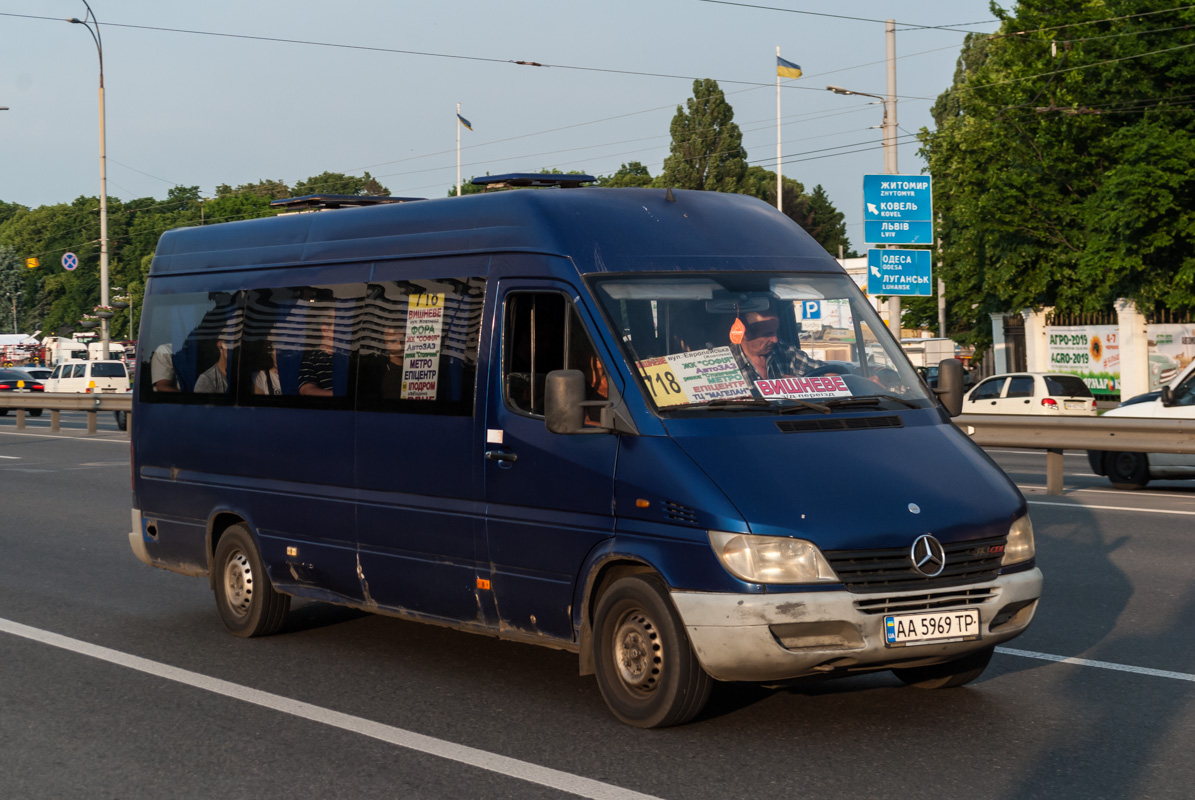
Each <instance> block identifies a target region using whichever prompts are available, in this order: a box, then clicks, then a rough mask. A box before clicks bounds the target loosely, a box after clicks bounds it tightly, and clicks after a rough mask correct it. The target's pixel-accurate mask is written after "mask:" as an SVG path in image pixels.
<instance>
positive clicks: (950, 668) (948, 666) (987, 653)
mask: <svg viewBox="0 0 1195 800" xmlns="http://www.w3.org/2000/svg"><path fill="white" fill-rule="evenodd" d="M995 651H996V646H995V645H992V646H991V647H985V648H983V649H982V650H977V651H976V652H974V653H971V654H970V655H966V656H963V657H962V658H956V659H955V660H954V661H947V662H946V663H945V664H931V665H930V666H928V667H909V668H908V669H894V670H892V674H893V675H895V676H896V677H898V678H900V680H901V681H902V682H903V683H905V684H906V685H908V686H915V687H917V688H918V689H953V688H954V687H956V686H964V685H966V684H968V683H970V682H971V681H973V680H975V679H976V678H978V677H979V676H980V675H982V674H983V671H984V670H985V669H987V666H988V662H989V661H991V660H992V653H994V652H995Z"/></svg>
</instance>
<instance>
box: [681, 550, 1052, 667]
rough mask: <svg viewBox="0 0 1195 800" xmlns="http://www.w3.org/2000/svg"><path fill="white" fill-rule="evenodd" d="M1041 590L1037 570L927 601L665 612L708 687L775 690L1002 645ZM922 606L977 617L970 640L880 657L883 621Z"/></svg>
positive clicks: (787, 598)
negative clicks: (710, 681) (752, 684)
mask: <svg viewBox="0 0 1195 800" xmlns="http://www.w3.org/2000/svg"><path fill="white" fill-rule="evenodd" d="M1041 584H1042V574H1041V570H1039V569H1037V568H1036V567H1035V568H1033V569H1030V570H1026V571H1024V572H1016V573H1013V574H1011V575H1001V576H999V577H998V578H996V579H995V580H992V581H988V582H985V583H979V584H971V585H967V586H952V587H949V588H945V589H936V590H931V591H928V592H927V591H925V590H921V591H917V592H893V593H891V594H887V595H878V596H877V595H874V594H852V593H851V592H848V591H845V590H839V591H830V592H800V593H796V592H794V593H789V594H761V595H749V594H713V593H708V592H680V591H676V592H672V602H673V603H674V604H675V605H676V609H677V611H678V612H679V613H680V617H681V620H682V621H683V623H684V626H685V631H686V632H687V633H688V635H689V641H690V642H691V643H692V645H693V650H694V652H695V653H696V654H697V659H698V661H700V662H701V666H702V667H704V668H705V671H706V672H708V673H709V674H710V675H712V676H713V677H714V678H717V679H718V680H723V681H778V680H785V679H788V678H798V677H801V676H805V675H815V674H819V673H828V672H840V671H865V670H876V669H886V668H889V667H915V666H922V665H926V664H934V663H939V662H942V661H950V660H952V659H955V658H959V657H961V656H964V655H967V654H968V653H971V652H974V651H976V650H979V649H982V648H984V647H989V646H991V645H994V644H999V643H1001V642H1005V641H1008V640H1009V639H1012V638H1013V637H1015V636H1017V635H1018V634H1020V633H1021V632H1022V631H1024V630H1025V628H1026V627H1028V626H1029V623H1030V622H1031V621H1032V620H1033V615H1034V612H1036V611H1037V600H1038V599H1039V598H1040V597H1041ZM878 601H884V602H886V603H887V607H889V608H891V609H892V610H890V611H886V612H885V611H882V610H877V609H879V608H881V607H883V603H881V602H878ZM860 603H865V604H866V607H868V610H867V611H864V610H862V609H861V608H860ZM922 603H924V604H928V605H931V606H932V607H931V608H930V609H929V610H933V611H953V610H959V609H964V608H977V609H979V615H980V638H979V639H973V640H970V641H961V642H960V641H956V642H929V643H925V644H910V645H904V646H899V647H889V646H888V645H887V644H886V639H885V633H884V617H885V616H887V615H888V614H899V613H916V612H918V611H920V610H921V609H919V608H916V606H917V605H919V604H922ZM993 623H995V624H994V625H993Z"/></svg>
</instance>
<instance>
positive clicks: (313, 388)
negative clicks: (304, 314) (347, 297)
mask: <svg viewBox="0 0 1195 800" xmlns="http://www.w3.org/2000/svg"><path fill="white" fill-rule="evenodd" d="M319 333H320V345H319V348H317V349H315V350H305V351H303V359H302V361H301V362H300V363H299V394H301V395H303V396H305V397H331V396H332V394H333V392H332V388H333V376H332V350H333V349H334V348H335V346H336V338H335V326H334V324H333V323H332V321H331V320H329V321H327V322H321V323H320V324H319Z"/></svg>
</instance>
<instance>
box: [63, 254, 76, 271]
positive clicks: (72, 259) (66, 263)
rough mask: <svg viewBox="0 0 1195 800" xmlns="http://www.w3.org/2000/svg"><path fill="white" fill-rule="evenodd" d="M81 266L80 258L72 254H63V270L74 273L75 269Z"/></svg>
mask: <svg viewBox="0 0 1195 800" xmlns="http://www.w3.org/2000/svg"><path fill="white" fill-rule="evenodd" d="M77 266H79V257H78V256H77V255H75V254H74V253H71V252H66V253H63V254H62V268H63V269H65V270H69V271H72V272H73V271H74V269H75V267H77Z"/></svg>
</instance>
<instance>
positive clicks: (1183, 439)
mask: <svg viewBox="0 0 1195 800" xmlns="http://www.w3.org/2000/svg"><path fill="white" fill-rule="evenodd" d="M953 422H954V424H955V425H956V426H958V428H959V430H961V431H962V432H963V433H965V434H967V435H968V436H970V437H971V440H972V441H973V442H975V443H976V444H978V445H980V446H981V447H1027V448H1030V449H1034V450H1045V451H1046V493H1047V494H1054V495H1058V494H1062V451H1063V450H1064V449H1071V450H1106V451H1111V452H1124V453H1195V420H1189V419H1188V420H1182V419H1132V418H1129V417H1060V418H1050V417H1038V416H1031V415H1028V414H1026V415H1023V416H1021V415H1013V414H963V415H961V416H958V417H955V418H954V420H953Z"/></svg>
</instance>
